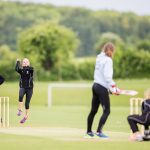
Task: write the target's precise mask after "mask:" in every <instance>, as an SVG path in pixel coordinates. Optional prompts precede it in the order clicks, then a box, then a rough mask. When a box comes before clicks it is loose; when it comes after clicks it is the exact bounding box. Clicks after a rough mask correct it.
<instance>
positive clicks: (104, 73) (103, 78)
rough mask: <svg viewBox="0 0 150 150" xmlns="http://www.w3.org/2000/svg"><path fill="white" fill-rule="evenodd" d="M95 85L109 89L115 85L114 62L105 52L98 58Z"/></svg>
mask: <svg viewBox="0 0 150 150" xmlns="http://www.w3.org/2000/svg"><path fill="white" fill-rule="evenodd" d="M94 83H98V84H100V85H102V86H104V87H105V88H107V89H110V88H111V86H112V85H115V82H114V81H113V61H112V59H111V58H110V57H108V56H107V55H106V54H105V53H104V52H101V53H100V54H99V55H97V58H96V65H95V71H94Z"/></svg>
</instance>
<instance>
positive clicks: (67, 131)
mask: <svg viewBox="0 0 150 150" xmlns="http://www.w3.org/2000/svg"><path fill="white" fill-rule="evenodd" d="M117 83H118V86H119V87H124V88H125V89H134V90H137V91H139V95H138V97H142V95H143V92H144V90H145V89H146V88H148V87H149V83H150V80H148V79H143V80H118V81H117ZM47 86H48V83H46V82H38V83H35V90H34V95H33V99H32V102H31V111H30V117H29V119H28V121H27V122H26V124H24V125H20V124H19V121H20V119H21V118H20V117H18V116H16V110H17V105H16V104H17V97H18V83H16V82H15V83H5V84H4V85H3V86H1V87H0V96H9V97H10V126H11V127H10V128H9V129H7V128H5V129H4V128H3V129H2V128H0V150H1V149H4V150H18V149H21V150H26V149H28V150H30V149H31V150H41V149H42V150H49V149H52V150H77V149H78V148H80V149H85V150H91V149H93V150H98V149H104V150H112V148H114V149H115V150H120V149H121V150H126V149H128V150H134V149H136V150H141V149H142V150H147V149H148V147H149V145H150V142H142V143H141V142H131V141H129V140H128V137H129V135H130V130H129V126H128V124H127V120H126V118H127V116H128V114H129V98H130V97H129V96H122V95H121V96H111V103H112V105H111V115H110V117H109V118H108V121H107V123H106V125H105V128H104V131H105V133H106V134H108V135H109V136H110V139H109V140H97V139H92V140H87V139H84V138H83V136H84V134H85V132H86V118H87V114H88V113H89V110H90V103H91V90H90V89H88V90H85V91H83V90H79V91H77V90H72V91H69V92H68V90H63V91H59V90H56V89H55V90H54V91H53V93H54V100H53V106H52V107H51V108H47ZM68 93H69V94H71V95H70V96H69V99H68ZM74 97H76V98H74ZM100 114H101V109H99V112H98V114H97V115H96V117H95V121H94V125H93V129H94V130H96V127H97V124H98V121H99V117H100Z"/></svg>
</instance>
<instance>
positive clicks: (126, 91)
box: [119, 90, 138, 96]
mask: <svg viewBox="0 0 150 150" xmlns="http://www.w3.org/2000/svg"><path fill="white" fill-rule="evenodd" d="M119 93H120V94H122V95H130V96H135V95H137V94H138V92H137V91H134V90H120V91H119Z"/></svg>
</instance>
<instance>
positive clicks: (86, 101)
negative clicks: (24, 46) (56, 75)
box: [0, 79, 150, 106]
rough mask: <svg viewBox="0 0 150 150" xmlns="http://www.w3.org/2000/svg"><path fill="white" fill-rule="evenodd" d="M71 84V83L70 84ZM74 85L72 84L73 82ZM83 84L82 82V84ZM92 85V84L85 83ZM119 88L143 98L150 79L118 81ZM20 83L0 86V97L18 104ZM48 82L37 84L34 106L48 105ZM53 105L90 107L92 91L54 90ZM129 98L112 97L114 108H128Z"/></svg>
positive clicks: (7, 83) (33, 99)
mask: <svg viewBox="0 0 150 150" xmlns="http://www.w3.org/2000/svg"><path fill="white" fill-rule="evenodd" d="M68 83H70V82H68ZM71 83H72V82H71ZM75 83H76V82H75ZM80 83H81V82H80ZM84 83H91V84H92V81H91V82H84ZM116 83H117V85H118V87H120V88H123V89H133V90H137V91H138V92H139V94H138V97H143V92H144V91H145V89H147V88H149V87H150V79H134V80H127V79H126V80H117V81H116ZM18 89H19V88H18V82H6V83H5V84H4V85H3V86H0V96H9V97H10V103H11V105H14V104H16V103H17V100H18ZM47 90H48V83H47V82H35V88H34V94H33V98H32V102H31V103H32V105H34V106H35V105H39V106H46V105H47ZM53 95H54V97H53V105H80V106H81V105H82V106H83V105H84V106H89V105H90V103H91V89H90V88H89V89H72V90H71V89H70V90H69V89H67V90H65V89H61V90H59V89H54V90H53ZM129 98H130V97H129V96H123V95H121V96H111V103H112V105H113V106H128V105H129Z"/></svg>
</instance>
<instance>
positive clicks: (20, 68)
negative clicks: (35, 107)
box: [15, 58, 33, 123]
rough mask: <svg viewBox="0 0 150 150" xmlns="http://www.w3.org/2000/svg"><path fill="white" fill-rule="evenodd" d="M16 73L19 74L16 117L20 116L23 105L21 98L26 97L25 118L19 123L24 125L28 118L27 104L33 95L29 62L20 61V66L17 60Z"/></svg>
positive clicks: (25, 60) (26, 60)
mask: <svg viewBox="0 0 150 150" xmlns="http://www.w3.org/2000/svg"><path fill="white" fill-rule="evenodd" d="M15 69H16V71H17V72H18V73H19V74H20V83H19V86H20V90H19V108H18V113H17V115H18V116H21V115H22V105H23V97H24V95H26V101H25V109H26V111H25V116H24V117H23V119H22V120H21V121H20V123H25V121H26V120H27V118H28V116H29V104H30V100H31V97H32V94H33V68H32V67H30V62H29V60H28V59H27V58H24V59H23V61H22V65H21V63H20V60H19V59H17V63H16V68H15Z"/></svg>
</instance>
